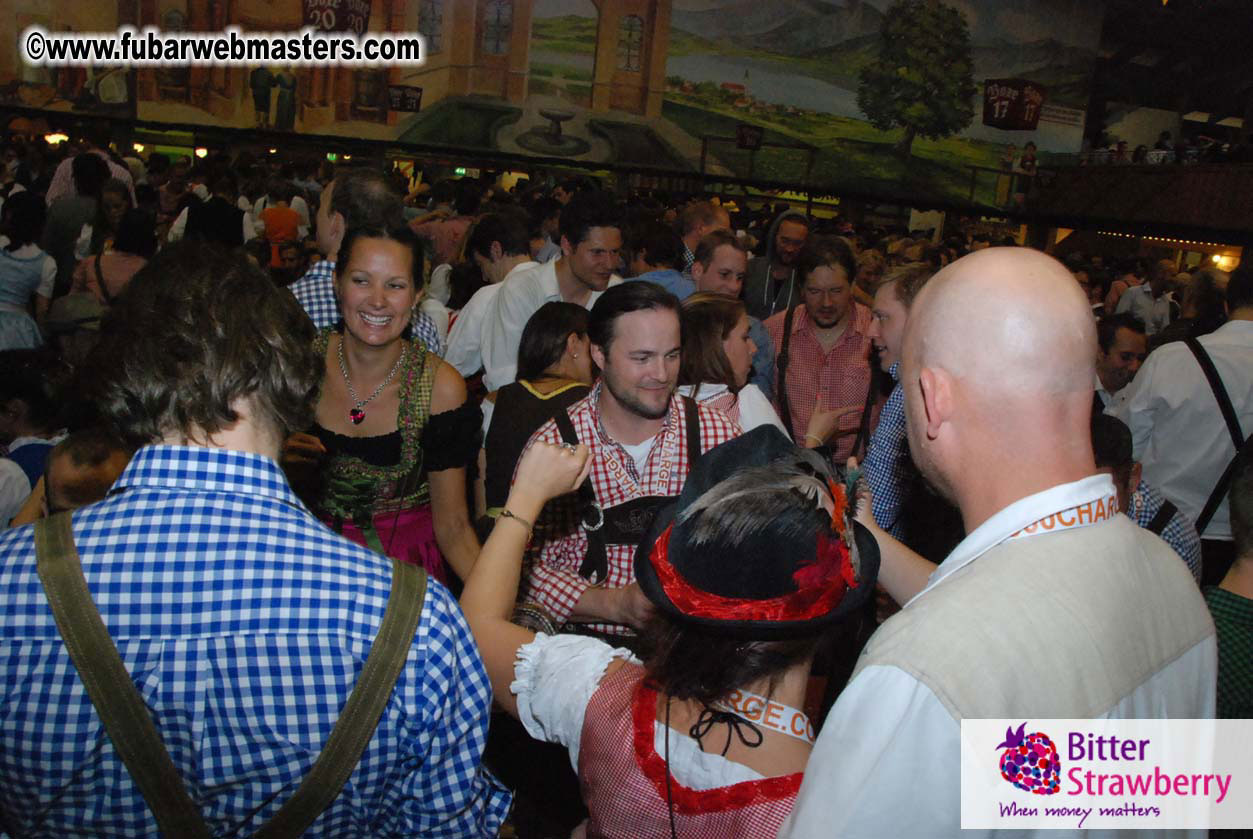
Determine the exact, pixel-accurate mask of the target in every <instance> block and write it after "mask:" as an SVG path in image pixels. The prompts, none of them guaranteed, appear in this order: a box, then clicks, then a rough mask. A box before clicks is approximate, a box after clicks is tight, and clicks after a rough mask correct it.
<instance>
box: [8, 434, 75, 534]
mask: <svg viewBox="0 0 1253 839" xmlns="http://www.w3.org/2000/svg"><path fill="white" fill-rule="evenodd" d="M64 439H65V434H64V433H58V434H56V435H54V436H52V437H50V438H47V439H45V438H43V437H18V438H16V439H15V440H14V441H13V442H12V443H10V444H9V451H10V452H15V451H17V450H18V449H20V448H21V447H22V446H25V445H27V444H28V443H52V444H53V445H56V444H57V443H59V442H61V441H62V440H64ZM32 489H34V487H32V486H31V485H30V479H29V478H27V477H26V473H25V472H24V471H22V467H21V466H18V465H17V463H16V462H14V461H12V460H10V459H9V458H7V457H0V530H3V529H4V528H6V527H8V526H9V519H11V518H13V517H14V516H16V515H17V514H18V513H19V512H21V510H22V505H23V504H25V503H26V499H28V498H30V493H31V490H32Z"/></svg>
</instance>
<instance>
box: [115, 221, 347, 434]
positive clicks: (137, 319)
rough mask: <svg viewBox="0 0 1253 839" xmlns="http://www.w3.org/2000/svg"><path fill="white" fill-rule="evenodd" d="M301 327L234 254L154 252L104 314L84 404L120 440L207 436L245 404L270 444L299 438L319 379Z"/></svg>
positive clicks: (189, 246)
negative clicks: (265, 427) (273, 436)
mask: <svg viewBox="0 0 1253 839" xmlns="http://www.w3.org/2000/svg"><path fill="white" fill-rule="evenodd" d="M315 334H316V333H315V330H314V328H313V324H312V322H311V321H310V320H309V318H308V316H307V315H305V313H304V311H303V310H301V308H300V305H299V304H298V303H297V302H296V299H295V298H294V297H293V296H292V295H291V293H290V292H288V291H286V290H284V289H280V288H278V287H276V286H275V285H274V284H273V283H272V282H271V281H270V280H269V278H268V277H266V275H265V274H264V273H262V272H261V271H260V270H259V269H258V268H256V267H255V266H253V265H252V264H251V263H250V262H249V261H248V259H247V258H246V257H245V256H244V255H243V254H242V253H239V252H237V251H228V250H225V249H223V248H220V247H217V246H214V245H209V244H205V243H203V242H198V241H185V242H181V243H179V244H176V245H171V246H169V247H166V248H165V249H163V250H162V251H161V252H160V253H158V254H157V255H156V257H154V258H153V259H152V260H151V261H150V262H149V263H148V264H147V265H145V266H144V267H143V268H142V269H140V271H139V272H138V273H136V274H135V277H134V279H132V280H131V283H130V285H129V286H128V287H127V290H126V293H125V294H124V295H122V296H121V297H120V298H119V299H118V302H117V303H116V304H115V305H114V306H113V308H112V310H111V311H110V314H109V317H108V318H107V319H106V321H105V323H104V326H103V328H102V330H101V336H100V343H99V344H98V346H97V349H96V352H95V358H96V359H97V360H98V361H99V363H98V364H97V365H96V370H95V372H94V375H93V377H92V379H91V380H92V381H93V388H94V389H95V391H96V392H95V394H94V396H95V399H96V401H97V403H98V404H99V406H100V410H101V412H102V414H103V416H104V418H105V419H106V421H107V422H108V424H109V425H111V426H112V427H113V429H114V430H115V431H116V432H117V433H118V434H119V435H121V436H122V437H123V439H125V440H127V441H129V442H131V443H133V444H136V445H142V444H144V443H150V442H153V441H155V440H158V439H160V438H161V437H163V436H165V435H167V434H182V435H183V436H184V437H188V438H190V437H192V436H193V435H197V434H198V435H211V434H214V433H217V432H219V431H221V430H223V429H225V428H228V427H230V426H231V425H232V424H234V423H235V422H236V421H237V420H238V419H239V415H238V414H237V413H236V411H234V410H233V409H232V407H231V405H232V404H233V403H234V402H235V401H236V400H237V399H240V398H249V399H251V400H252V401H253V406H254V410H255V411H256V416H257V420H258V422H259V423H268V424H271V426H272V429H273V431H274V432H275V433H277V434H280V435H285V434H286V433H287V432H289V431H292V430H295V429H302V428H306V427H308V425H309V424H310V422H311V421H312V418H313V407H314V404H315V398H316V394H317V390H318V387H319V384H320V382H321V379H322V375H323V373H324V367H325V365H324V363H323V360H322V359H321V358H320V357H319V356H318V354H317V353H316V352H315V351H314V350H313V339H314V337H315Z"/></svg>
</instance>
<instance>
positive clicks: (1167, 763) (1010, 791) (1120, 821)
mask: <svg viewBox="0 0 1253 839" xmlns="http://www.w3.org/2000/svg"><path fill="white" fill-rule="evenodd" d="M1023 723H1026V728H1025V730H1024V739H1025V737H1029V736H1030V735H1031V734H1032V733H1034V732H1039V733H1042V734H1045V735H1047V736H1048V738H1049V739H1051V740H1052V742H1053V744H1054V745H1055V746H1056V749H1057V756H1058V762H1059V764H1060V771H1059V781H1060V783H1059V785H1058V788H1057V792H1056V793H1055V794H1052V795H1041V794H1036V793H1033V792H1028V791H1024V790H1022V789H1019V788H1017V787H1015V786H1014V785H1012V784H1011V783H1010V782H1009V781H1006V780H1005V779H1004V778H1003V777H1002V775H1001V768H1000V761H1001V757H1002V754H1003V753H1004V752H1005V748H1004V747H1001V748H998V746H999V745H1000V744H1001V743H1002V742H1004V741H1005V740H1006V730H1007V729H1009V730H1010V732H1011V733H1012V732H1016V731H1017V730H1018V728H1019V726H1021V725H1022V724H1023ZM1028 766H1030V764H1028ZM1034 768H1038V767H1034ZM961 826H962V828H977V829H984V830H987V829H1019V830H1040V829H1058V830H1072V831H1073V830H1077V829H1083V830H1091V829H1097V828H1100V829H1124V830H1131V829H1144V828H1158V829H1182V828H1250V827H1253V720H1160V719H1155V720H1072V719H1034V720H1033V719H1028V720H1022V719H1012V720H1011V719H1000V720H962V723H961Z"/></svg>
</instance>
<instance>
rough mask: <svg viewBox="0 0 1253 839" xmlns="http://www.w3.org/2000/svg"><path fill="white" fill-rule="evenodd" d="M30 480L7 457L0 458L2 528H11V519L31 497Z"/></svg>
mask: <svg viewBox="0 0 1253 839" xmlns="http://www.w3.org/2000/svg"><path fill="white" fill-rule="evenodd" d="M30 490H31V486H30V479H29V478H27V477H26V473H25V472H23V471H22V467H20V466H18V465H17V464H16V463H14V462H13V461H12V460H9V459H8V458H7V457H0V528H4V527H8V526H9V519H11V518H13V517H14V516H16V515H17V514H18V513H19V512H20V511H21V509H22V505H23V504H25V503H26V499H27V498H29V497H30Z"/></svg>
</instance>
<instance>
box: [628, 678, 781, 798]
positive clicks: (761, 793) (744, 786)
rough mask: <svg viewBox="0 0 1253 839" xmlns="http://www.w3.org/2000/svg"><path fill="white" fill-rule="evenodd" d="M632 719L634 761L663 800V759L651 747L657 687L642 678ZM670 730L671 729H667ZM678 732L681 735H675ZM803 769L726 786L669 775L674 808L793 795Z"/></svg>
mask: <svg viewBox="0 0 1253 839" xmlns="http://www.w3.org/2000/svg"><path fill="white" fill-rule="evenodd" d="M632 718H633V723H634V726H633V727H634V739H635V762H636V764H637V765H638V766H639V767H640V770H641V771H642V772H643V773H644V776H645V777H646V778H648V780H649V781H651V782H652V785H653V787H654V788H655V789H656V790H657V794H658V795H660V796H661V800H662V801H665V800H666V762H665V761H664V760H663V759H662V757H661V755H659V754H657V750H656V749H655V748H654V747H653V731H654V726H655V725H660V724H661V723H658V722H657V721H656V719H657V691H655V690H653V689H652V688H650V687H648V686H646V685H645V684H644V680H642V679H641V680H640V683H639V684H638V685H637V686H636V688H635V699H634V701H633V703H632ZM670 733H673V732H670ZM675 736H681V735H675ZM803 777H804V773H803V772H793V773H792V774H791V775H780V776H779V777H777V778H763V779H761V780H760V781H741V782H740V783H738V784H732V785H731V786H729V787H716V788H714V789H707V790H697V789H692V788H691V787H685V786H683V784H681V783H679V782H678V781H677V780H675V779H674V777H673V776H671V779H670V790H671V795H672V796H673V798H674V809H675V812H679V813H687V814H689V815H699V814H701V813H718V812H724V811H726V810H739V809H742V808H744V807H749V806H752V805H754V804H764V803H766V802H770V801H779V800H781V799H788V798H795V797H796V793H797V791H798V790H799V789H800V786H801V779H802V778H803Z"/></svg>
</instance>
